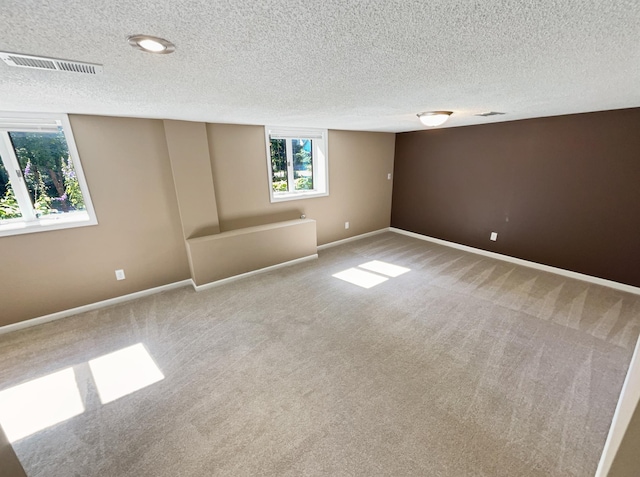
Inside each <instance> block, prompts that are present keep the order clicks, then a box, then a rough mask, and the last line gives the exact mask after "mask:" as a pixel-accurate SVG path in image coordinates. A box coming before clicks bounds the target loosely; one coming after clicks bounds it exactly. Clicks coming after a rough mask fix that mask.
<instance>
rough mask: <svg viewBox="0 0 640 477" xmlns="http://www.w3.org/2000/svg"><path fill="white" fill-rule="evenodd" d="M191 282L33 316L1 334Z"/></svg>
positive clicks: (4, 329) (2, 329)
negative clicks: (36, 316)
mask: <svg viewBox="0 0 640 477" xmlns="http://www.w3.org/2000/svg"><path fill="white" fill-rule="evenodd" d="M191 283H192V282H191V279H187V280H182V281H179V282H174V283H169V284H167V285H161V286H159V287H154V288H149V289H147V290H141V291H138V292H135V293H129V294H128V295H123V296H117V297H115V298H109V299H107V300H102V301H98V302H96V303H90V304H88V305H82V306H78V307H76V308H71V309H70V310H63V311H58V312H57V313H51V314H50V315H45V316H40V317H38V318H32V319H30V320H25V321H19V322H18V323H12V324H10V325H5V326H0V335H1V334H4V333H10V332H12V331H17V330H22V329H24V328H30V327H32V326H36V325H42V324H43V323H49V322H50V321H55V320H59V319H61V318H66V317H67V316H72V315H77V314H78V313H84V312H85V311H91V310H97V309H98V308H104V307H106V306H111V305H117V304H118V303H124V302H126V301H130V300H135V299H136V298H142V297H145V296H149V295H155V294H156V293H160V292H163V291H167V290H173V289H174V288H182V287H185V286H188V285H191Z"/></svg>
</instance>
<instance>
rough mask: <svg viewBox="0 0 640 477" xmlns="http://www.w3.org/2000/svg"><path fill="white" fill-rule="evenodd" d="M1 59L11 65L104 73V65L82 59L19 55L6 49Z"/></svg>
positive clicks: (1, 53)
mask: <svg viewBox="0 0 640 477" xmlns="http://www.w3.org/2000/svg"><path fill="white" fill-rule="evenodd" d="M0 59H2V61H4V62H5V63H6V64H8V65H9V66H18V67H20V68H36V69H39V70H54V71H55V70H58V71H71V72H74V73H84V74H89V75H96V74H99V73H102V65H95V64H92V63H82V62H80V61H68V60H61V59H58V58H45V57H43V56H31V55H19V54H17V53H6V52H4V51H0Z"/></svg>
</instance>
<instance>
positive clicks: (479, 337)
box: [0, 233, 640, 477]
mask: <svg viewBox="0 0 640 477" xmlns="http://www.w3.org/2000/svg"><path fill="white" fill-rule="evenodd" d="M371 260H379V261H384V262H387V263H390V264H394V265H398V266H403V267H406V268H409V269H410V271H409V272H407V273H404V274H402V275H400V276H397V277H395V278H388V280H386V281H384V282H383V283H381V284H379V285H377V286H375V287H373V288H369V289H365V288H361V287H359V286H356V285H353V284H351V283H347V282H345V281H342V280H339V279H337V278H334V277H333V276H332V275H333V274H335V273H337V272H341V271H343V270H345V269H348V268H350V267H356V268H357V267H358V265H361V264H364V263H366V262H369V261H371ZM359 270H360V271H362V269H359ZM36 296H37V295H36ZM639 326H640V297H638V296H634V295H630V294H625V293H622V292H618V291H614V290H611V289H607V288H603V287H599V286H595V285H589V284H587V283H583V282H580V281H574V280H570V279H565V278H562V277H559V276H555V275H551V274H546V273H542V272H538V271H535V270H531V269H528V268H523V267H518V266H515V265H512V264H509V263H505V262H501V261H496V260H492V259H488V258H483V257H481V256H477V255H473V254H467V253H464V252H460V251H456V250H453V249H449V248H446V247H441V246H438V245H433V244H430V243H427V242H423V241H420V240H416V239H413V238H409V237H405V236H401V235H397V234H393V233H385V234H382V235H377V236H374V237H370V238H367V239H363V240H360V241H357V242H352V243H349V244H346V245H341V246H339V247H335V248H331V249H327V250H325V251H322V252H321V253H320V258H319V260H317V261H312V262H307V263H304V264H300V265H296V266H293V267H289V268H286V269H281V270H278V271H273V272H269V273H265V274H262V275H259V276H256V277H253V278H249V279H245V280H241V281H237V282H233V283H231V284H228V285H225V286H221V287H218V288H215V289H212V290H209V291H205V292H200V293H195V292H194V291H193V290H191V289H189V288H183V289H179V290H173V291H169V292H165V293H162V294H158V295H155V296H153V297H149V298H144V299H141V300H137V301H135V302H129V303H126V304H123V305H119V306H115V307H111V308H106V309H101V310H99V311H94V312H89V313H85V314H82V315H77V316H75V317H71V318H67V319H64V320H60V321H57V322H54V323H50V324H47V325H43V326H39V327H35V328H31V329H28V330H24V331H19V332H15V333H12V334H9V335H4V336H0V355H1V356H2V361H1V363H0V391H1V390H4V389H7V388H9V387H12V386H14V385H17V384H19V383H23V382H25V381H28V380H31V379H34V378H38V377H41V376H44V375H47V374H50V373H53V372H56V371H59V370H61V369H64V368H68V367H73V370H74V372H75V376H76V380H77V383H78V389H79V390H80V395H81V398H82V402H83V404H84V408H85V411H84V412H83V413H81V414H80V415H78V416H76V417H73V418H71V419H69V420H67V421H65V422H62V423H60V424H57V425H54V426H52V427H49V428H47V429H45V430H43V431H41V432H38V433H36V434H33V435H31V436H29V437H25V438H24V439H21V440H19V441H17V442H16V443H15V449H16V452H17V454H18V456H19V457H20V459H21V461H22V462H23V465H24V467H25V469H26V471H27V473H28V475H29V476H31V477H57V476H60V477H69V476H81V477H91V476H100V477H104V476H116V477H119V476H132V477H133V476H136V477H141V476H150V477H151V476H154V477H164V476H167V477H169V476H171V477H175V476H211V475H221V476H249V475H251V476H253V475H263V476H298V475H331V476H355V475H358V476H376V475H380V476H382V475H387V476H447V477H460V476H487V477H488V476H505V477H506V476H508V477H515V476H545V477H549V476H562V477H567V476H581V477H583V476H584V477H591V476H593V475H594V472H595V469H596V466H597V462H598V459H599V457H600V453H601V450H602V447H603V445H604V441H605V438H606V435H607V431H608V428H609V425H610V422H611V418H612V416H613V412H614V409H615V405H616V402H617V398H618V395H619V393H620V389H621V387H622V382H623V380H624V376H625V372H626V369H627V366H628V363H629V360H630V358H631V353H632V350H633V346H634V344H635V341H636V338H637V335H638V331H639ZM136 343H143V344H144V346H145V347H146V348H147V349H148V351H149V353H150V355H151V356H152V358H153V360H154V361H155V362H156V363H157V365H158V366H159V368H160V370H161V371H162V373H163V374H164V376H165V378H164V379H163V380H161V381H159V382H156V383H155V384H151V385H149V386H147V387H145V388H143V389H141V390H139V391H136V392H133V393H131V394H129V395H127V396H124V397H121V398H120V399H117V400H115V401H113V402H110V403H107V404H102V403H101V401H100V399H99V396H98V393H97V391H96V384H95V377H94V376H93V375H92V372H91V370H90V368H89V365H88V364H87V363H88V361H89V360H92V359H94V358H97V357H99V356H102V355H104V354H106V353H110V352H113V351H117V350H120V349H122V348H125V347H127V346H131V345H134V344H136Z"/></svg>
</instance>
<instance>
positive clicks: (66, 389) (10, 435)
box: [0, 368, 84, 442]
mask: <svg viewBox="0 0 640 477" xmlns="http://www.w3.org/2000/svg"><path fill="white" fill-rule="evenodd" d="M83 412H84V405H83V403H82V398H81V397H80V391H79V390H78V384H77V382H76V375H75V372H74V371H73V368H66V369H63V370H62V371H58V372H56V373H53V374H49V375H47V376H43V377H41V378H37V379H33V380H31V381H28V382H26V383H23V384H19V385H18V386H14V387H12V388H9V389H5V390H4V391H1V392H0V423H1V424H2V428H3V429H4V431H5V433H6V435H7V439H9V441H10V442H16V441H17V440H19V439H22V438H24V437H27V436H30V435H31V434H34V433H36V432H38V431H41V430H43V429H46V428H47V427H50V426H53V425H55V424H58V423H60V422H63V421H66V420H67V419H70V418H72V417H74V416H77V415H79V414H82V413H83Z"/></svg>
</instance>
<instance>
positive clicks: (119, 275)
mask: <svg viewBox="0 0 640 477" xmlns="http://www.w3.org/2000/svg"><path fill="white" fill-rule="evenodd" d="M124 279H125V276H124V270H122V269H120V270H116V280H124Z"/></svg>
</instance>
